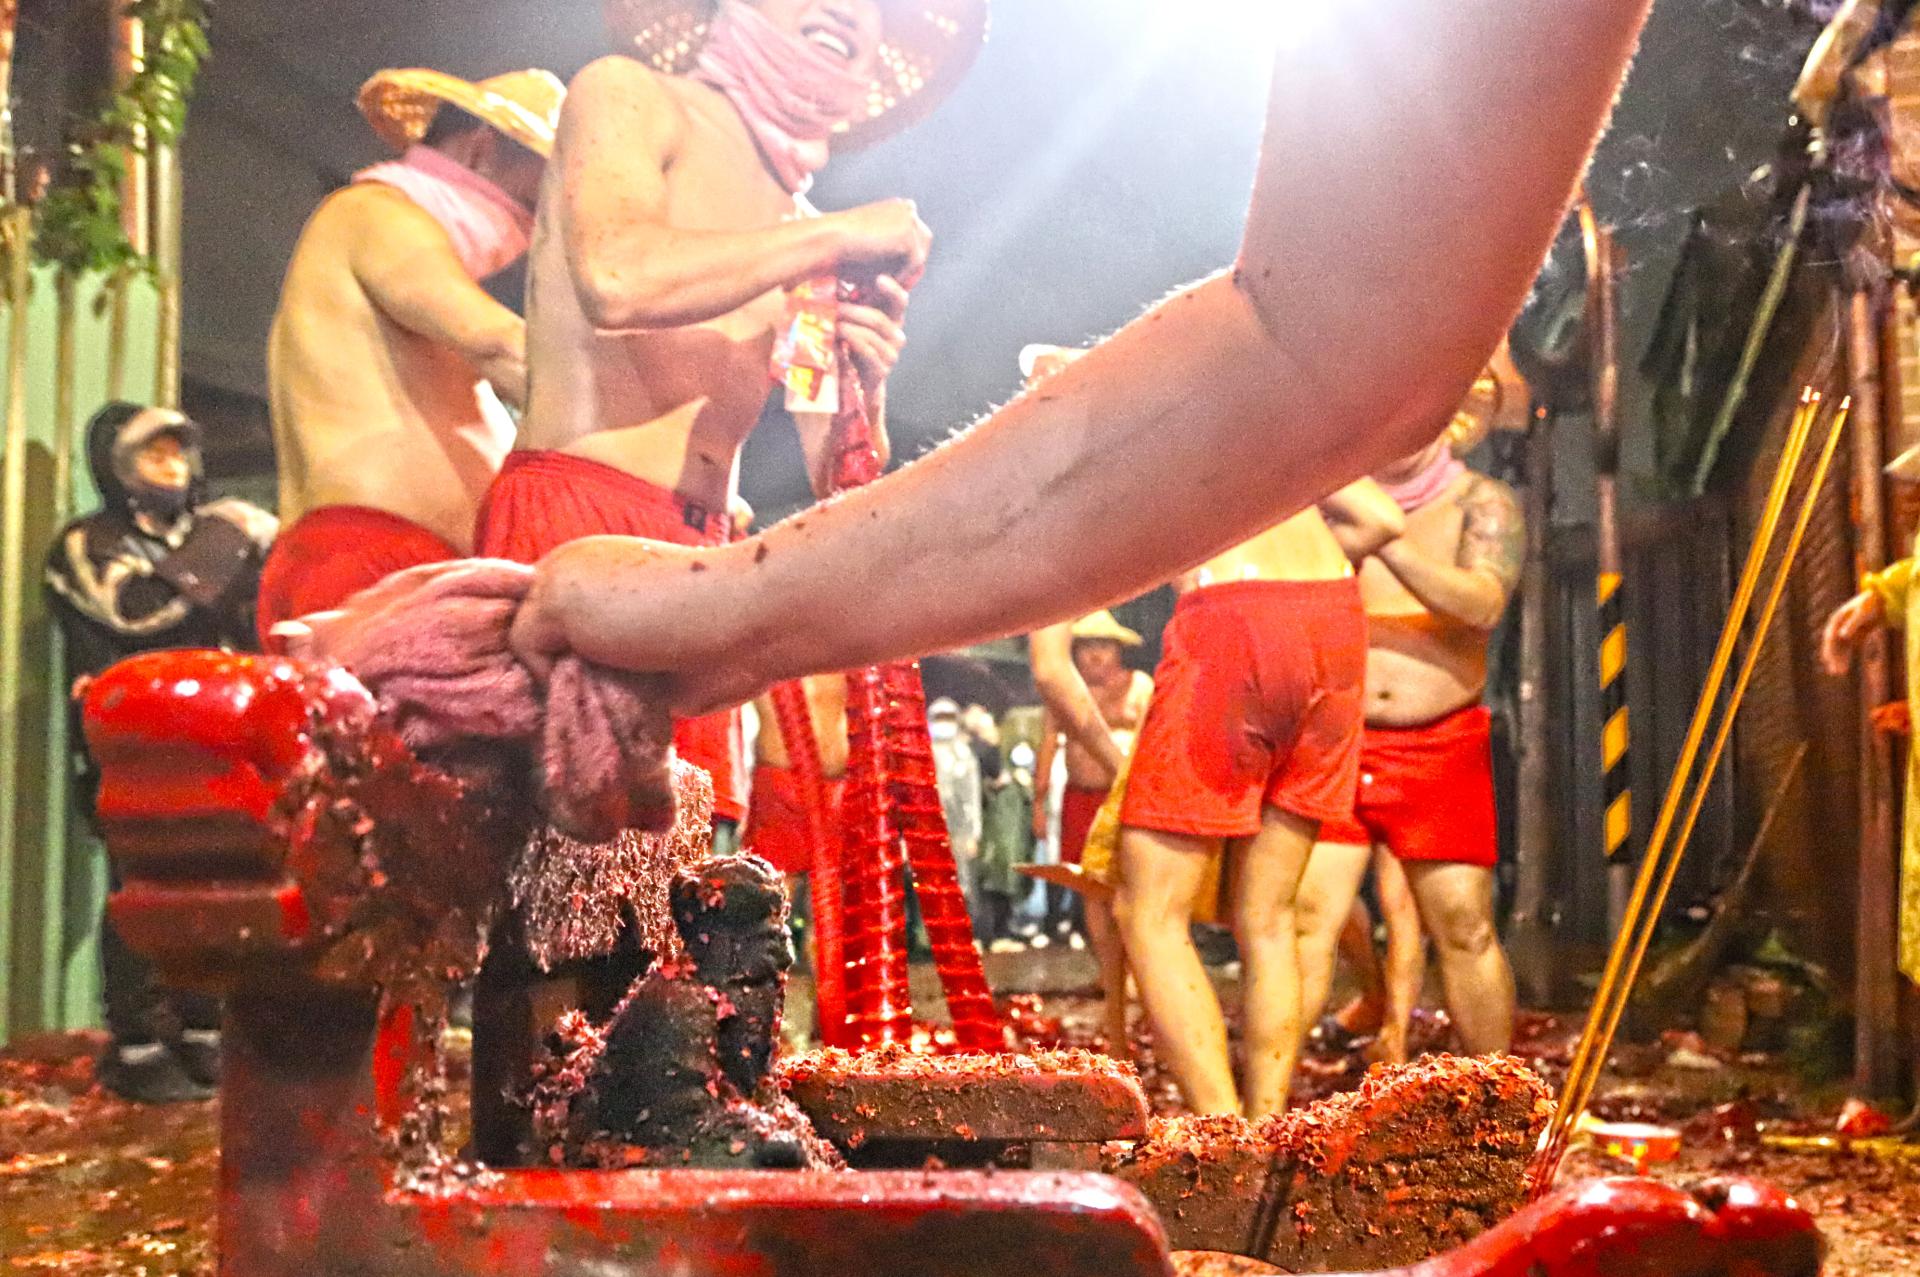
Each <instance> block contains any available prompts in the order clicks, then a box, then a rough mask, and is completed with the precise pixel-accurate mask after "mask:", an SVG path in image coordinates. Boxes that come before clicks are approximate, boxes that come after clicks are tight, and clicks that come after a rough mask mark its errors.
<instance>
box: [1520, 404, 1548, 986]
mask: <svg viewBox="0 0 1920 1277" xmlns="http://www.w3.org/2000/svg"><path fill="white" fill-rule="evenodd" d="M1526 467H1527V473H1526V480H1527V483H1526V493H1525V500H1526V524H1527V565H1526V572H1525V574H1524V575H1523V576H1522V577H1521V579H1520V677H1519V683H1520V689H1519V696H1520V724H1519V732H1520V748H1519V755H1520V761H1519V772H1520V774H1519V778H1518V779H1519V783H1518V785H1517V789H1518V794H1517V798H1518V812H1517V816H1516V820H1515V824H1516V826H1517V840H1518V842H1519V850H1518V855H1517V857H1516V859H1517V862H1518V864H1517V868H1518V872H1517V874H1516V878H1515V883H1514V902H1513V915H1512V918H1511V920H1510V923H1509V927H1508V950H1509V952H1510V953H1511V955H1512V958H1513V964H1514V975H1515V976H1516V978H1517V979H1518V980H1519V982H1520V987H1521V991H1522V992H1523V994H1524V995H1525V997H1526V1001H1527V1004H1528V1005H1529V1006H1549V1005H1551V1004H1552V1000H1553V996H1554V993H1555V990H1554V987H1553V986H1554V979H1553V975H1554V961H1553V951H1552V943H1551V925H1550V919H1549V918H1548V917H1547V907H1548V905H1547V899H1548V892H1549V883H1548V876H1549V874H1548V871H1549V869H1550V868H1551V864H1552V856H1553V776H1552V770H1551V767H1550V763H1551V759H1550V758H1549V756H1548V751H1547V731H1548V723H1547V610H1548V594H1549V592H1550V590H1551V589H1552V577H1551V575H1550V573H1549V571H1548V568H1547V526H1548V523H1549V521H1550V520H1551V518H1552V514H1553V418H1552V417H1551V416H1548V417H1545V418H1542V419H1541V420H1538V421H1536V422H1534V425H1533V429H1532V430H1530V431H1528V432H1527V440H1526Z"/></svg>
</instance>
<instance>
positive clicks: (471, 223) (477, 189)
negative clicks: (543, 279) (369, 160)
mask: <svg viewBox="0 0 1920 1277" xmlns="http://www.w3.org/2000/svg"><path fill="white" fill-rule="evenodd" d="M353 180H354V181H355V182H379V183H381V184H382V185H385V186H391V187H393V188H394V189H395V190H397V191H399V192H400V193H401V194H402V195H405V196H406V197H407V198H408V199H410V200H412V201H413V202H414V203H415V204H418V205H419V206H420V208H421V209H422V211H424V212H425V213H426V214H427V216H429V217H431V218H432V219H433V220H434V221H436V222H438V223H440V228H441V229H442V230H444V231H445V232H446V233H447V238H448V239H451V240H452V241H453V251H454V252H455V253H457V254H459V257H460V264H461V265H462V266H464V267H466V268H467V274H469V275H471V276H473V278H475V279H485V278H486V277H487V276H489V275H492V274H496V273H497V272H499V271H502V270H505V269H506V268H507V267H509V266H511V265H512V264H513V263H514V262H515V261H516V260H518V259H519V257H520V255H521V254H523V253H525V252H526V251H527V248H528V246H529V245H530V244H532V242H533V214H532V213H529V212H528V211H527V210H526V208H525V207H523V206H522V205H521V203H520V202H519V201H518V200H516V199H514V198H513V197H512V196H511V195H508V194H507V193H506V192H505V191H503V190H501V189H500V187H499V186H498V185H496V184H495V183H493V182H491V181H488V180H487V179H486V178H484V177H481V176H480V175H479V174H478V173H476V172H474V171H473V170H472V169H470V168H467V167H465V166H464V165H461V164H458V163H456V162H455V161H453V160H451V159H448V158H447V157H446V156H444V155H442V154H441V153H440V152H438V151H436V150H434V149H433V148H432V147H430V146H414V147H410V148H408V150H407V153H406V154H405V155H403V156H401V157H400V158H399V159H397V160H393V161H390V162H388V163H386V164H376V165H374V166H373V167H372V168H367V169H361V170H360V171H359V172H358V173H355V174H354V175H353Z"/></svg>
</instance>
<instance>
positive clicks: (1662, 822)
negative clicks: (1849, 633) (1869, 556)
mask: <svg viewBox="0 0 1920 1277" xmlns="http://www.w3.org/2000/svg"><path fill="white" fill-rule="evenodd" d="M1820 402H1821V399H1820V395H1819V393H1818V392H1817V391H1815V390H1814V389H1813V388H1812V387H1811V386H1809V387H1807V388H1806V389H1804V390H1803V391H1802V392H1801V395H1800V406H1799V408H1797V409H1796V410H1795V412H1794V416H1793V421H1792V424H1791V425H1790V426H1789V428H1788V432H1787V441H1786V445H1785V447H1784V448H1783V450H1782V452H1781V456H1780V464H1779V467H1778V469H1777V470H1776V472H1775V474H1774V478H1773V484H1772V487H1771V489H1770V491H1769V492H1768V495H1767V504H1766V507H1765V509H1764V512H1763V513H1762V516H1761V520H1760V526H1759V528H1758V529H1757V530H1756V531H1755V534H1754V540H1753V545H1752V547H1751V548H1750V549H1749V551H1748V554H1747V562H1746V566H1745V568H1744V569H1743V570H1742V572H1741V577H1740V584H1739V588H1738V589H1737V590H1736V591H1735V594H1734V599H1733V604H1732V606H1731V608H1730V609H1729V611H1728V613H1727V619H1726V622H1725V624H1724V625H1723V627H1722V629H1721V633H1720V640H1719V644H1718V646H1717V647H1716V649H1715V652H1714V657H1713V663H1712V665H1711V667H1710V668H1709V671H1708V674H1707V681H1706V685H1705V687H1704V688H1703V689H1702V691H1701V694H1700V699H1699V702H1698V703H1697V704H1696V705H1695V707H1694V715H1693V721H1692V723H1691V725H1690V726H1689V727H1688V730H1687V737H1686V742H1685V744H1684V745H1683V746H1682V748H1681V752H1680V758H1679V760H1678V761H1677V762H1676V763H1675V765H1674V771H1673V776H1672V778H1671V779H1670V780H1669V782H1668V786H1667V793H1666V798H1665V801H1664V802H1663V803H1662V806H1661V811H1660V818H1659V820H1658V822H1657V823H1656V824H1655V826H1654V831H1653V836H1652V837H1651V838H1650V839H1649V841H1648V844H1647V853H1646V857H1645V859H1644V860H1643V862H1642V864H1641V867H1640V872H1639V874H1638V876H1637V878H1636V879H1635V882H1634V887H1633V895H1632V897H1631V899H1630V900H1629V901H1628V904H1627V908H1626V913H1625V916H1624V917H1623V919H1622V921H1621V927H1620V934H1619V935H1618V936H1617V937H1616V938H1615V941H1614V945H1613V949H1612V951H1611V952H1610V953H1609V955H1608V958H1607V966H1606V971H1605V973H1604V974H1603V975H1602V977H1601V981H1600V988H1599V990H1598V992H1597V993H1596V994H1595V997H1594V1005H1593V1010H1592V1012H1591V1013H1590V1014H1589V1016H1588V1020H1587V1024H1586V1027H1585V1029H1584V1030H1582V1032H1581V1036H1580V1041H1579V1043H1578V1045H1577V1046H1576V1048H1575V1051H1574V1058H1573V1063H1572V1064H1571V1065H1570V1067H1569V1068H1568V1071H1567V1081H1566V1088H1565V1090H1564V1092H1563V1094H1562V1099H1561V1104H1560V1107H1559V1108H1558V1109H1557V1110H1556V1111H1555V1113H1554V1116H1553V1119H1552V1121H1551V1122H1550V1123H1549V1124H1548V1127H1547V1132H1546V1135H1545V1136H1544V1137H1543V1140H1542V1143H1541V1150H1540V1155H1539V1157H1538V1158H1537V1159H1536V1161H1535V1166H1534V1194H1535V1196H1536V1197H1538V1196H1540V1195H1542V1194H1544V1193H1545V1192H1546V1191H1547V1187H1548V1186H1549V1185H1550V1184H1551V1183H1552V1181H1553V1177H1554V1174H1555V1173H1556V1172H1557V1171H1558V1169H1559V1164H1560V1159H1561V1158H1562V1157H1563V1156H1564V1155H1565V1152H1566V1145H1567V1141H1568V1137H1569V1136H1570V1135H1571V1133H1572V1129H1573V1125H1574V1123H1575V1122H1577V1121H1578V1120H1579V1117H1580V1112H1581V1110H1582V1109H1583V1108H1584V1105H1585V1098H1586V1096H1587V1095H1590V1094H1591V1090H1592V1086H1593V1082H1594V1081H1597V1079H1598V1077H1599V1073H1600V1070H1601V1069H1602V1068H1604V1067H1605V1061H1606V1050H1607V1047H1608V1046H1610V1045H1611V1041H1612V1035H1613V1031H1614V1029H1615V1028H1617V1026H1618V1019H1619V1015H1618V1012H1616V1011H1615V1010H1614V1004H1615V1003H1616V1001H1618V1002H1619V1003H1620V1004H1621V1006H1624V998H1623V997H1622V979H1621V977H1622V975H1623V974H1624V972H1625V971H1626V969H1627V967H1628V966H1629V965H1630V964H1632V965H1634V966H1635V968H1636V970H1637V965H1638V958H1635V957H1634V956H1633V955H1632V953H1631V946H1632V944H1633V942H1634V939H1635V937H1636V935H1637V933H1638V931H1639V928H1640V919H1641V918H1642V917H1643V916H1644V914H1645V913H1646V911H1647V905H1648V901H1649V899H1650V897H1651V896H1652V894H1653V889H1654V884H1655V882H1656V880H1657V879H1658V878H1660V877H1661V876H1662V873H1663V858H1664V856H1665V855H1666V852H1667V847H1668V837H1669V835H1670V834H1671V833H1672V831H1673V826H1674V823H1675V821H1676V819H1677V818H1678V816H1679V813H1680V806H1681V802H1682V800H1683V798H1684V797H1685V795H1686V792H1687V788H1688V786H1689V785H1690V784H1691V783H1692V781H1693V776H1694V765H1695V763H1696V762H1697V761H1698V758H1699V753H1700V748H1701V746H1702V744H1703V743H1704V742H1705V740H1706V735H1707V728H1708V726H1709V724H1710V723H1711V722H1712V720H1713V716H1714V711H1715V708H1716V707H1717V705H1718V704H1719V700H1720V692H1721V689H1722V687H1723V686H1724V684H1725V682H1726V675H1727V671H1728V669H1729V668H1730V667H1731V665H1732V663H1733V656H1734V652H1735V649H1736V646H1737V644H1738V642H1739V637H1740V633H1741V631H1742V629H1743V627H1744V626H1745V624H1746V619H1747V613H1748V611H1749V610H1750V609H1751V607H1752V603H1753V597H1754V594H1755V593H1756V592H1757V591H1758V589H1759V585H1760V577H1761V574H1762V571H1763V569H1764V568H1765V565H1766V561H1767V558H1768V556H1769V554H1770V553H1771V552H1772V549H1773V540H1774V537H1775V535H1776V533H1777V532H1778V530H1779V526H1780V519H1781V515H1782V514H1783V513H1784V511H1785V508H1786V502H1787V498H1788V497H1789V496H1790V495H1791V493H1792V489H1793V480H1794V477H1795V475H1796V474H1797V473H1798V471H1799V468H1800V460H1801V457H1802V455H1803V454H1804V452H1805V450H1806V445H1807V440H1808V438H1809V436H1810V435H1811V433H1812V429H1813V424H1814V421H1815V419H1816V418H1817V417H1818V415H1819V411H1820ZM1710 778H1711V772H1709V773H1708V779H1710ZM1638 957H1639V958H1644V954H1642V955H1639V956H1638Z"/></svg>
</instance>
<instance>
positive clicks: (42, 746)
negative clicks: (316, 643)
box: [0, 271, 158, 1042]
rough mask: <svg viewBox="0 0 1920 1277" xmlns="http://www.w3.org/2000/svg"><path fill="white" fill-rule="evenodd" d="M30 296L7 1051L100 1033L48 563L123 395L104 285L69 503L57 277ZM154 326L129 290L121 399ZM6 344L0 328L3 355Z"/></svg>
mask: <svg viewBox="0 0 1920 1277" xmlns="http://www.w3.org/2000/svg"><path fill="white" fill-rule="evenodd" d="M34 285H35V286H34V290H33V295H32V297H31V299H30V301H29V315H30V321H31V323H30V327H31V332H30V336H29V344H28V347H27V369H28V392H27V404H28V427H27V436H28V443H27V492H28V499H27V510H26V520H27V539H26V546H25V551H26V554H25V558H26V563H25V581H26V631H27V632H26V635H25V650H26V670H25V675H24V678H23V679H22V687H21V695H20V699H19V701H18V703H16V704H11V705H0V713H4V714H17V715H19V716H20V725H21V749H20V754H19V757H18V758H17V759H15V760H12V766H11V767H10V768H9V767H7V765H6V764H7V760H0V771H10V772H11V774H10V775H0V783H4V784H9V785H11V786H13V787H14V792H15V794H16V795H17V796H18V805H17V807H16V813H17V815H16V819H15V820H14V821H13V822H12V827H11V828H9V829H0V1042H5V1041H8V1040H11V1039H13V1038H17V1037H20V1036H23V1035H26V1034H30V1033H36V1032H42V1031H47V1030H57V1029H66V1028H76V1027H82V1026H86V1025H90V1024H94V1023H97V1022H98V1020H99V1016H100V1010H99V1002H100V978H99V959H98V952H97V948H96V941H97V933H98V930H99V916H100V904H101V900H102V899H103V897H104V895H105V891H106V862H105V859H104V855H103V853H102V850H101V848H100V846H99V844H98V843H97V842H96V841H95V840H94V839H93V838H92V837H91V835H90V834H89V833H88V831H87V829H86V827H85V824H84V822H82V821H80V820H78V819H77V818H74V817H73V816H72V814H71V809H70V807H69V798H68V793H67V774H68V772H67V768H68V764H67V757H68V755H67V704H66V691H67V687H68V679H67V676H66V672H65V670H64V668H63V665H62V661H61V654H60V651H59V639H58V634H57V632H56V627H55V625H54V624H53V620H52V618H51V617H50V616H49V615H48V612H47V607H46V600H45V596H44V593H43V592H42V589H41V562H42V559H43V556H44V555H45V552H46V548H47V546H48V545H49V544H50V543H51V541H52V538H53V534H54V532H55V530H56V529H57V528H58V527H59V526H60V524H61V523H62V522H63V521H64V520H65V519H66V518H69V517H71V515H72V514H73V513H74V512H79V513H85V512H87V511H89V510H91V509H93V508H94V503H95V500H96V494H95V492H94V489H93V484H92V479H91V476H90V475H89V474H88V473H87V464H86V453H85V441H84V431H85V424H86V420H87V418H88V417H90V416H91V415H92V414H93V412H94V410H95V409H96V408H98V407H99V406H100V405H101V404H102V403H105V402H106V401H107V400H108V399H110V398H113V397H116V388H114V387H111V386H109V384H108V382H109V366H108V365H109V359H108V345H109V341H108V333H109V328H110V310H111V308H110V307H109V306H108V305H107V304H106V303H107V299H106V296H105V290H104V289H103V288H102V287H101V285H100V284H99V282H98V281H91V280H89V281H82V282H81V283H80V284H79V285H78V287H77V288H76V290H75V295H76V301H77V305H76V307H75V311H76V315H77V320H76V324H75V339H76V340H75V345H74V354H75V357H74V374H75V376H74V385H75V389H76V394H75V396H74V417H75V420H74V423H73V431H74V436H75V437H74V439H73V483H72V489H73V490H72V491H71V492H70V493H68V494H66V499H65V500H62V499H61V494H59V493H57V492H56V491H55V485H54V456H55V447H56V444H55V439H56V425H55V419H54V407H55V386H56V381H57V371H56V365H57V363H58V358H57V331H56V303H55V294H56V289H55V284H54V278H53V275H52V273H51V272H45V271H42V272H39V273H37V274H36V277H35V281H34ZM157 315H158V308H157V305H156V303H155V298H154V296H153V293H152V291H151V290H150V289H149V288H148V287H147V286H146V285H145V284H144V283H135V284H133V285H131V286H130V287H129V289H128V306H127V316H128V318H127V323H126V353H125V360H124V374H123V375H124V379H125V383H126V384H125V385H124V386H122V387H119V388H117V393H118V394H120V395H124V396H125V397H128V398H132V399H145V398H148V397H150V396H151V394H152V390H153V369H154V358H155V336H156V333H157ZM7 332H8V330H7V329H6V328H4V327H0V350H4V348H5V347H6V345H7V343H8V336H7ZM3 366H4V365H0V367H3ZM4 446H5V441H4V438H0V448H4Z"/></svg>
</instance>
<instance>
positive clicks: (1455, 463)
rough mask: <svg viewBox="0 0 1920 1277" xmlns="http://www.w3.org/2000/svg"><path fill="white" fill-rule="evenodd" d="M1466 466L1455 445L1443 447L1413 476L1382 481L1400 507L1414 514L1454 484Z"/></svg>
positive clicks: (1438, 497) (1383, 486) (1389, 494)
mask: <svg viewBox="0 0 1920 1277" xmlns="http://www.w3.org/2000/svg"><path fill="white" fill-rule="evenodd" d="M1466 469H1467V467H1466V465H1465V464H1464V463H1462V462H1461V460H1460V458H1458V457H1456V456H1454V455H1453V449H1452V448H1442V449H1440V451H1439V452H1438V453H1436V454H1435V455H1434V458H1433V460H1432V461H1430V462H1428V463H1427V464H1426V465H1425V466H1423V467H1422V468H1421V470H1420V473H1418V474H1416V475H1414V476H1413V477H1412V478H1410V479H1406V480H1403V481H1402V482H1400V483H1382V484H1381V485H1380V486H1381V487H1382V488H1385V489H1386V490H1387V495H1388V496H1390V497H1392V498H1393V499H1394V500H1395V501H1397V502H1398V503H1399V504H1400V508H1401V510H1403V511H1405V512H1406V513H1407V514H1412V513H1413V512H1414V511H1415V510H1419V509H1422V508H1424V507H1426V506H1429V505H1432V504H1433V503H1434V502H1435V501H1437V500H1439V499H1440V496H1441V494H1443V493H1444V492H1446V490H1447V489H1448V488H1450V487H1452V486H1453V481H1454V480H1455V479H1458V478H1459V477H1460V476H1461V475H1462V474H1465V473H1466Z"/></svg>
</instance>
